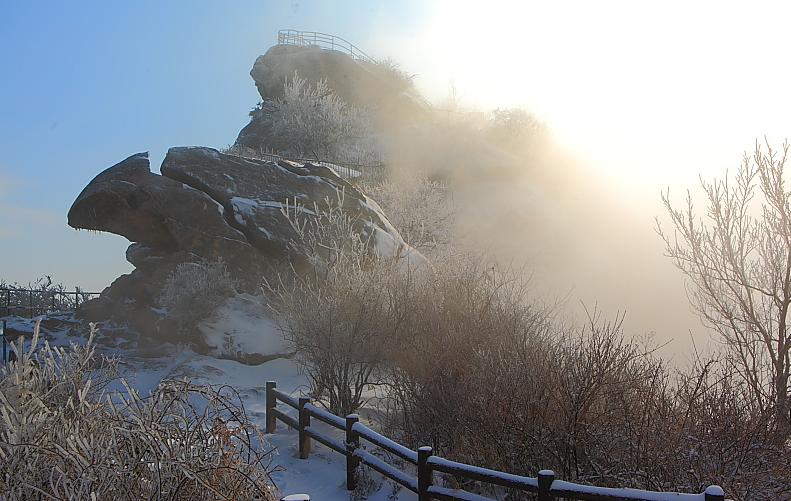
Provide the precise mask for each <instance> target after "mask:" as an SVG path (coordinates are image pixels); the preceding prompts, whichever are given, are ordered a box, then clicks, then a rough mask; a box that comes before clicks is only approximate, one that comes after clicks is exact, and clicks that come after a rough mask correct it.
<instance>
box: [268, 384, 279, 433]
mask: <svg viewBox="0 0 791 501" xmlns="http://www.w3.org/2000/svg"><path fill="white" fill-rule="evenodd" d="M275 388H277V382H276V381H267V382H266V430H265V431H266V433H274V432H275V430H276V429H277V417H275V413H274V412H273V411H274V409H275V407H277V397H276V396H275V392H274V391H273V390H274V389H275Z"/></svg>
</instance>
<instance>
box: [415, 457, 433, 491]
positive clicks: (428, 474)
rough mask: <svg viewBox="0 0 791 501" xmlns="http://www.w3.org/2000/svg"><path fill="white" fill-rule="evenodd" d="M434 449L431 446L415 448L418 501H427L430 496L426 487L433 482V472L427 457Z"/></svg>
mask: <svg viewBox="0 0 791 501" xmlns="http://www.w3.org/2000/svg"><path fill="white" fill-rule="evenodd" d="M433 452H434V450H433V449H432V448H431V447H421V448H419V449H418V450H417V498H418V501H429V499H431V497H430V496H429V493H428V488H429V487H431V485H432V484H433V483H434V472H433V470H432V469H431V465H430V464H428V458H430V457H431V454H432V453H433Z"/></svg>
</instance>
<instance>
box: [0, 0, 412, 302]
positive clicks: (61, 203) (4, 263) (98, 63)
mask: <svg viewBox="0 0 791 501" xmlns="http://www.w3.org/2000/svg"><path fill="white" fill-rule="evenodd" d="M388 4H389V3H388V2H377V1H366V2H359V3H357V2H348V1H346V2H344V1H340V2H336V1H333V2H310V1H299V2H286V1H283V2H261V1H256V2H253V1H244V2H242V1H239V2H237V1H234V2H210V1H179V0H176V1H168V2H161V1H135V2H105V1H84V2H59V1H57V2H38V1H31V2H14V1H9V0H0V18H2V23H0V60H2V61H3V66H4V71H3V78H0V110H1V111H0V151H2V152H3V154H2V155H0V278H4V279H6V280H10V281H19V282H21V283H27V282H28V281H30V280H34V279H35V278H36V277H39V276H43V275H51V276H52V277H53V279H55V280H56V281H58V282H63V283H64V284H65V285H67V286H68V287H73V286H75V285H81V286H83V287H86V288H89V289H98V290H101V288H103V287H105V286H106V285H109V283H110V282H111V281H112V280H113V279H114V278H115V277H117V276H118V275H120V274H121V273H125V272H128V271H130V270H131V266H130V265H129V264H128V263H126V262H125V260H124V258H123V255H124V254H123V252H124V250H125V248H126V246H127V245H128V244H129V243H128V242H127V241H126V240H125V239H124V238H122V237H119V236H116V235H106V234H92V233H88V232H84V231H83V232H76V231H75V230H72V229H70V228H69V227H68V226H67V225H66V214H67V212H68V209H69V207H70V206H71V203H72V202H73V201H74V199H75V198H76V197H77V195H78V194H79V192H80V191H81V190H82V188H83V187H84V186H85V185H86V184H87V183H88V182H89V181H90V180H91V179H92V178H93V177H94V176H95V175H96V174H98V173H99V172H100V171H102V170H104V169H105V168H107V167H109V166H111V165H113V164H115V163H116V162H118V161H120V160H122V159H124V158H126V157H127V156H129V155H131V154H133V153H136V152H140V151H150V152H151V163H152V168H154V169H157V168H158V166H159V164H160V163H161V160H162V158H164V154H165V152H166V151H167V148H169V147H171V146H179V145H206V146H212V147H223V146H227V145H228V144H231V143H233V141H234V140H235V139H236V134H237V133H238V131H239V130H240V129H241V128H242V127H243V126H244V125H246V123H247V119H248V117H247V113H248V112H249V111H250V109H251V108H252V107H253V106H254V105H255V104H256V103H257V102H258V99H259V97H258V94H257V92H256V89H255V86H254V84H253V81H252V79H251V78H250V76H249V72H250V68H251V67H252V65H253V62H254V61H255V58H256V57H257V56H258V55H260V54H263V53H264V52H265V51H266V50H267V49H268V48H269V47H270V46H271V45H273V44H274V43H275V42H276V40H277V30H278V29H282V28H297V29H314V30H319V31H327V32H330V33H338V34H343V36H346V37H348V38H350V39H352V40H365V39H367V38H368V37H369V36H370V35H371V30H372V29H373V25H372V24H370V23H369V22H368V21H369V20H370V19H377V18H385V19H387V20H388V22H392V23H393V24H394V25H395V26H398V25H401V24H404V23H406V22H408V19H407V18H408V17H409V16H411V15H412V13H411V7H410V4H398V5H392V6H389V5H388Z"/></svg>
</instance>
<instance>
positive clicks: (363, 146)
mask: <svg viewBox="0 0 791 501" xmlns="http://www.w3.org/2000/svg"><path fill="white" fill-rule="evenodd" d="M251 115H252V116H253V119H255V120H260V121H263V122H264V123H265V124H266V125H267V128H268V129H269V141H270V142H271V143H272V144H268V145H267V146H268V147H271V148H273V149H275V150H277V151H278V153H282V154H284V155H287V156H292V157H297V158H313V159H318V160H326V161H331V162H338V163H353V164H369V163H372V161H371V160H372V159H378V158H379V157H380V154H379V152H378V147H377V145H376V139H375V137H374V136H373V135H372V133H371V120H372V118H371V115H370V113H368V112H367V111H365V110H363V109H361V108H358V107H356V106H353V105H350V104H347V103H346V102H345V101H343V99H341V98H340V97H339V96H338V95H337V94H336V93H335V92H334V91H333V90H332V89H331V88H330V87H329V85H328V84H327V81H326V80H319V81H318V82H316V83H315V84H311V83H310V82H308V81H307V80H305V79H304V78H302V77H300V76H299V75H298V74H297V73H294V76H293V77H292V78H291V79H290V80H286V82H285V85H284V93H283V97H282V98H279V99H276V100H273V101H265V102H263V103H261V104H259V106H258V107H257V109H255V110H253V112H252V113H251Z"/></svg>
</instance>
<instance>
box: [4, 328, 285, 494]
mask: <svg viewBox="0 0 791 501" xmlns="http://www.w3.org/2000/svg"><path fill="white" fill-rule="evenodd" d="M92 340H93V335H91V338H90V340H89V342H88V344H87V345H86V346H76V345H72V347H71V348H70V349H68V350H66V349H62V348H55V347H50V346H49V345H48V344H46V343H45V344H44V345H43V347H41V346H39V345H38V328H36V331H35V334H34V339H33V342H32V343H31V348H30V349H29V350H28V351H26V352H24V353H23V352H22V351H21V350H22V346H21V343H20V344H19V346H16V347H15V349H16V350H17V351H18V352H19V360H18V361H17V362H15V363H11V364H9V365H7V366H5V367H4V368H2V369H0V492H2V493H3V494H2V498H3V499H30V498H31V497H36V498H39V497H40V498H42V499H44V498H46V499H97V500H114V499H129V498H135V499H137V498H141V497H142V498H147V499H154V498H156V499H190V500H191V499H206V500H208V499H212V500H214V499H262V500H270V499H276V496H275V493H274V491H273V488H272V486H271V483H270V481H269V475H268V471H267V468H268V459H269V454H268V453H267V452H263V451H261V446H262V444H263V441H262V437H261V436H260V434H259V433H258V431H257V429H256V428H255V426H254V425H253V424H252V423H251V422H250V421H249V420H248V418H247V416H246V413H245V411H244V407H243V406H242V403H241V399H240V397H239V395H237V394H236V393H235V392H234V391H233V390H232V389H230V388H228V387H212V386H196V385H192V384H190V383H189V382H188V381H186V380H184V381H169V380H168V381H162V383H160V384H159V385H158V386H157V388H156V389H155V390H153V392H152V393H151V394H150V395H149V396H147V397H142V396H140V395H139V393H138V392H136V391H135V390H134V389H132V388H130V387H129V386H127V385H126V382H125V381H123V380H121V382H122V383H123V385H124V387H125V391H122V392H108V385H109V384H110V383H111V382H112V381H113V379H114V378H115V373H116V371H115V368H116V361H115V360H111V359H107V358H105V357H99V356H97V355H96V353H95V351H94V347H93V344H92Z"/></svg>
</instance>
